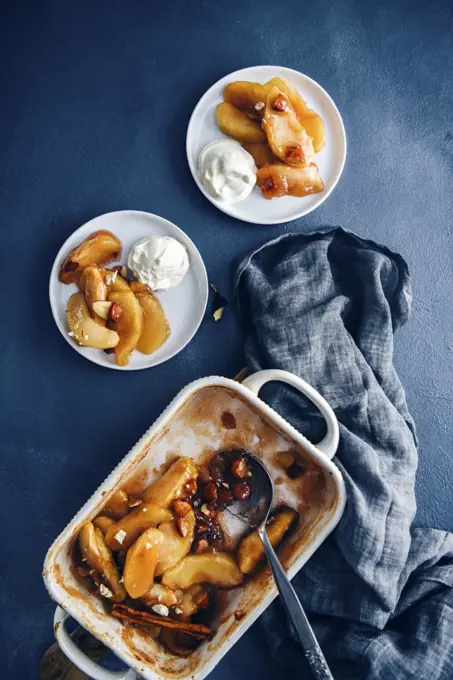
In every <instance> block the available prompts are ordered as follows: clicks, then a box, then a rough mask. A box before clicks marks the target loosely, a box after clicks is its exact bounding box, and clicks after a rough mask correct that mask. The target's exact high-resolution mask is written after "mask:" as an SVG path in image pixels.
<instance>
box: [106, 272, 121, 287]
mask: <svg viewBox="0 0 453 680" xmlns="http://www.w3.org/2000/svg"><path fill="white" fill-rule="evenodd" d="M117 276H118V270H116V271H113V272H107V273H106V275H105V282H106V284H107V285H108V286H113V284H114V283H115V281H116V277H117Z"/></svg>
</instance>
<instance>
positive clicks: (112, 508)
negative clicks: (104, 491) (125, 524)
mask: <svg viewBox="0 0 453 680" xmlns="http://www.w3.org/2000/svg"><path fill="white" fill-rule="evenodd" d="M128 512H129V494H128V493H127V491H125V490H124V489H118V491H115V493H114V494H113V496H112V497H111V498H109V500H108V501H107V503H106V504H105V505H104V509H103V513H104V515H108V516H109V517H113V519H121V518H122V517H124V515H127V513H128Z"/></svg>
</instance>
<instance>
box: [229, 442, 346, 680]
mask: <svg viewBox="0 0 453 680" xmlns="http://www.w3.org/2000/svg"><path fill="white" fill-rule="evenodd" d="M225 454H226V452H224V453H222V454H219V455H221V456H225ZM243 455H244V457H245V459H246V462H247V465H248V467H249V470H250V472H251V473H252V476H251V479H252V480H253V484H251V493H250V496H249V498H248V499H247V500H246V501H241V502H240V503H235V504H234V505H233V506H231V507H230V508H228V512H230V513H231V514H233V515H235V516H236V517H238V518H240V519H242V520H243V521H244V522H247V524H248V525H249V526H251V527H253V528H256V529H257V530H258V534H259V536H260V538H261V540H262V542H263V546H264V550H265V551H266V556H267V559H268V560H269V564H270V565H271V569H272V574H273V576H274V579H275V583H276V584H277V588H278V591H279V593H280V596H281V598H282V602H283V604H284V606H285V609H286V613H287V614H288V618H289V620H290V622H291V624H292V627H293V629H294V632H295V634H296V636H297V638H298V639H299V642H300V644H301V645H302V649H303V651H304V654H305V658H306V659H307V662H308V664H309V666H310V669H311V671H312V673H313V676H314V677H315V678H318V679H319V680H333V676H332V673H331V672H330V670H329V667H328V665H327V661H326V659H325V657H324V654H323V653H322V650H321V647H320V646H319V643H318V641H317V639H316V637H315V634H314V633H313V630H312V627H311V626H310V623H309V622H308V619H307V616H306V614H305V612H304V609H303V607H302V605H301V603H300V601H299V598H298V597H297V595H296V592H295V590H294V588H293V587H292V585H291V583H290V580H289V578H288V577H287V575H286V573H285V570H284V569H283V567H282V565H281V564H280V561H279V559H278V557H277V555H276V554H275V551H274V549H273V547H272V545H271V542H270V540H269V537H268V535H267V532H266V523H267V520H268V517H269V512H270V510H271V508H272V503H273V500H274V485H273V483H272V479H271V477H270V475H269V473H268V471H267V470H266V468H265V467H264V465H263V463H262V462H261V461H260V460H259V458H257V457H256V456H254V455H253V454H251V453H246V452H244V454H243Z"/></svg>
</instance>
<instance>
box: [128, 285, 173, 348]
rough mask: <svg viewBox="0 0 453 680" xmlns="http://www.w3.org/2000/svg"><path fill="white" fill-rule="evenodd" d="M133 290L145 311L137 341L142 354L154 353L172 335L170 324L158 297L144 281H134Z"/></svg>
mask: <svg viewBox="0 0 453 680" xmlns="http://www.w3.org/2000/svg"><path fill="white" fill-rule="evenodd" d="M131 290H132V292H133V293H134V295H135V297H136V298H137V300H138V302H139V304H140V307H141V308H142V311H143V330H142V334H141V336H140V339H139V341H138V343H137V349H138V351H139V352H142V354H152V353H153V352H155V351H156V350H157V349H159V347H161V346H162V345H163V344H164V342H166V340H167V339H168V337H169V335H170V326H169V324H168V321H167V317H166V316H165V312H164V310H163V308H162V305H161V304H160V302H159V300H158V298H157V297H156V296H155V295H154V293H153V292H152V290H151V289H150V288H148V286H146V285H145V284H144V283H139V282H138V281H132V283H131Z"/></svg>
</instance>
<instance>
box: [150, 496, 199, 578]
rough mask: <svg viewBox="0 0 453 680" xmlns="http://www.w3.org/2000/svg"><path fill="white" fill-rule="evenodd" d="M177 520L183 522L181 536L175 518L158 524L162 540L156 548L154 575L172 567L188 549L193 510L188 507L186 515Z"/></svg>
mask: <svg viewBox="0 0 453 680" xmlns="http://www.w3.org/2000/svg"><path fill="white" fill-rule="evenodd" d="M178 521H179V522H180V523H183V527H184V531H183V533H184V534H185V535H184V536H181V534H180V532H179V531H178V528H177V527H176V522H175V520H172V521H171V522H163V523H162V524H159V531H161V532H162V533H163V535H164V542H163V544H162V545H161V546H159V547H158V548H157V554H158V562H157V567H156V576H161V575H162V574H163V573H164V571H167V569H171V568H172V567H174V566H175V564H178V562H179V561H180V560H182V558H183V557H185V556H186V555H187V554H188V553H189V551H190V547H191V545H192V541H193V536H194V531H195V513H194V511H193V510H192V509H190V510H189V512H188V513H187V515H186V516H185V517H182V518H179V519H178Z"/></svg>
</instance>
